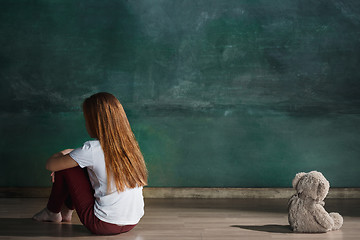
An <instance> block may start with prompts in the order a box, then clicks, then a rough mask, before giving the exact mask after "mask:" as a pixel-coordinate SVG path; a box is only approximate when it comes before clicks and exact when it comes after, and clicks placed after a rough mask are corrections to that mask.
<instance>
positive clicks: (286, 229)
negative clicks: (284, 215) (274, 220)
mask: <svg viewBox="0 0 360 240" xmlns="http://www.w3.org/2000/svg"><path fill="white" fill-rule="evenodd" d="M231 227H237V228H242V229H247V230H253V231H259V232H269V233H293V231H292V230H291V228H290V225H276V224H269V225H260V226H257V225H232V226H231Z"/></svg>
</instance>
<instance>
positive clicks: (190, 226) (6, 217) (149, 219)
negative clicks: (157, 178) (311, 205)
mask: <svg viewBox="0 0 360 240" xmlns="http://www.w3.org/2000/svg"><path fill="white" fill-rule="evenodd" d="M45 204H46V199H44V198H0V239H59V238H66V239H122V240H155V239H156V240H163V239H164V240H165V239H166V240H172V239H181V240H195V239H196V240H202V239H209V240H215V239H216V240H228V239H229V240H230V239H231V240H233V239H254V240H256V239H259V240H260V239H261V240H263V239H309V240H312V239H314V240H315V239H316V240H318V239H319V240H321V239H349V240H353V239H354V240H355V239H359V236H360V199H328V200H326V206H325V207H326V209H327V210H328V211H329V212H330V211H337V212H339V213H340V214H342V215H343V217H344V226H343V227H342V229H341V230H339V231H334V232H328V233H325V234H295V233H292V232H291V230H290V229H289V225H288V222H287V209H286V204H287V199H146V202H145V205H146V209H145V216H144V217H143V219H142V220H141V221H140V223H139V224H138V226H137V227H136V228H135V229H133V230H132V231H130V232H128V233H124V234H120V235H116V236H101V237H100V236H95V235H92V234H91V233H89V232H88V231H87V230H86V229H85V227H83V226H82V225H81V223H80V221H79V219H78V218H77V216H76V214H74V218H73V221H72V223H71V224H54V223H39V222H36V221H33V220H31V216H32V215H33V214H34V213H35V212H37V211H39V210H41V209H42V208H43V207H44V206H45Z"/></svg>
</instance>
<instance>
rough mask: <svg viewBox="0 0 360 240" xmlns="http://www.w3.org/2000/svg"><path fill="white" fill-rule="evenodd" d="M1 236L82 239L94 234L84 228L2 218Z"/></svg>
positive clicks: (28, 219)
mask: <svg viewBox="0 0 360 240" xmlns="http://www.w3.org/2000/svg"><path fill="white" fill-rule="evenodd" d="M0 226H1V228H0V236H31V237H35V236H39V237H41V236H48V237H81V236H91V235H92V234H91V233H90V232H89V231H88V230H87V229H86V228H85V227H84V226H83V225H75V224H61V223H50V222H37V221H34V220H32V219H31V218H0Z"/></svg>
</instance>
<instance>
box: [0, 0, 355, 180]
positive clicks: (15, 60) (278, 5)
mask: <svg viewBox="0 0 360 240" xmlns="http://www.w3.org/2000/svg"><path fill="white" fill-rule="evenodd" d="M0 6H1V7H0V87H1V88H0V100H1V101H0V107H1V108H0V110H1V111H0V134H1V140H0V160H1V167H0V186H3V187H14V186H49V185H50V178H49V172H47V171H46V170H45V168H44V163H45V160H46V158H47V157H49V156H50V155H51V154H52V153H54V152H57V151H59V150H62V149H64V148H75V147H79V146H81V145H82V143H83V142H84V141H86V140H87V139H89V138H88V136H87V133H86V130H85V127H84V120H83V116H82V112H81V108H80V106H81V103H82V101H83V99H84V98H85V97H87V96H89V95H91V94H93V93H96V92H99V91H108V92H111V93H113V94H114V95H116V96H117V97H118V98H119V99H120V101H121V102H122V103H123V105H124V106H125V110H126V112H127V114H128V117H129V120H130V122H131V125H132V127H133V130H134V132H135V135H136V137H137V139H138V141H139V144H140V147H141V149H142V151H143V154H144V156H145V159H146V162H147V165H148V169H149V172H150V177H149V185H150V186H153V187H156V186H170V187H289V186H290V184H291V180H292V178H293V176H294V175H295V174H296V173H297V172H300V171H310V170H318V171H322V172H323V173H324V175H325V176H326V177H327V178H328V179H329V181H330V183H331V185H332V186H333V187H360V174H359V170H360V115H359V114H360V1H358V0H331V1H329V0H278V1H277V0H272V1H269V0H226V1H223V0H197V1H193V0H184V1H177V0H167V1H162V0H146V1H145V0H136V1H120V0H105V1H98V0H86V1H85V0H83V1H79V0H51V1H48V0H32V1H30V0H17V1H13V0H7V1H5V0H0Z"/></svg>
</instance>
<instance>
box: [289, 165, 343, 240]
mask: <svg viewBox="0 0 360 240" xmlns="http://www.w3.org/2000/svg"><path fill="white" fill-rule="evenodd" d="M292 186H293V187H294V188H295V190H296V194H294V195H293V196H292V197H291V198H290V199H289V203H288V212H289V215H288V220H289V224H290V227H291V228H292V230H293V231H294V232H303V233H324V232H328V231H332V230H338V229H340V228H341V226H342V225H343V218H342V216H341V215H340V214H339V213H335V212H332V213H328V212H327V211H326V210H325V208H324V205H325V203H324V199H325V197H326V195H327V194H328V192H329V188H330V184H329V182H328V181H327V180H326V178H325V177H324V176H323V174H322V173H321V172H317V171H311V172H308V173H304V172H301V173H298V174H296V176H295V178H294V180H293V181H292Z"/></svg>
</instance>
